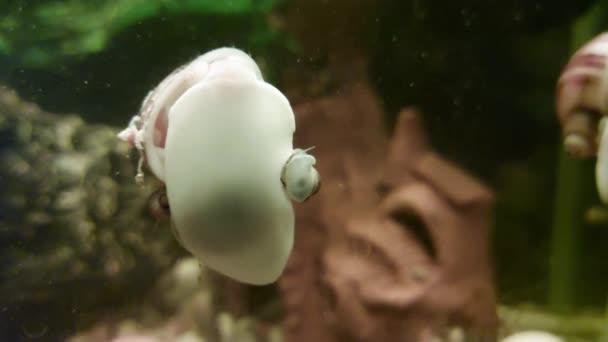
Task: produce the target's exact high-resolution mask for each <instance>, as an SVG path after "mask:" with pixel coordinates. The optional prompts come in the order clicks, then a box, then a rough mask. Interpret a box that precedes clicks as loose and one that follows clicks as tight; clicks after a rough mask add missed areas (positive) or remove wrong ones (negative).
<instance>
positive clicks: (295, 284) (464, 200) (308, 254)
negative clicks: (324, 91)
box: [279, 83, 498, 342]
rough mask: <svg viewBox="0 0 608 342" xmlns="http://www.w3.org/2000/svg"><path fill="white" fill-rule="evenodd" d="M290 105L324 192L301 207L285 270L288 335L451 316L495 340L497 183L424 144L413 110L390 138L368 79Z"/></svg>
mask: <svg viewBox="0 0 608 342" xmlns="http://www.w3.org/2000/svg"><path fill="white" fill-rule="evenodd" d="M295 111H296V117H297V118H298V120H299V121H298V122H297V123H298V127H299V130H298V132H297V133H296V136H295V141H296V142H297V143H298V144H310V143H311V142H312V141H313V140H314V141H315V144H316V145H317V146H318V147H317V149H316V150H315V155H316V156H317V158H318V160H319V161H320V166H319V169H320V172H322V174H323V175H324V191H323V192H322V193H320V194H319V196H320V198H319V200H317V201H315V202H314V203H306V204H304V205H303V206H301V207H300V208H299V210H300V211H299V212H298V221H297V224H298V225H299V226H301V229H299V230H298V239H296V242H295V245H294V252H293V254H292V256H291V258H290V260H289V263H288V266H287V269H286V271H285V274H284V275H283V277H282V278H281V279H280V283H279V285H280V290H281V293H282V294H283V302H284V305H285V309H286V318H285V321H284V326H285V328H284V329H285V332H284V333H285V339H286V341H291V342H297V341H328V342H330V341H339V340H342V339H346V340H353V341H418V340H420V339H423V340H424V339H425V338H429V340H430V338H431V336H442V335H444V334H445V333H448V332H449V331H451V330H450V328H452V327H453V326H461V327H462V328H463V329H464V331H466V334H471V336H477V337H479V336H483V337H485V338H487V339H486V340H487V341H492V340H495V336H496V332H497V328H498V321H497V316H496V307H495V294H494V287H493V279H492V269H491V264H490V256H489V254H488V253H489V251H488V249H489V246H488V227H489V221H490V217H491V209H492V205H493V195H492V193H491V192H490V191H489V190H487V189H486V188H485V186H483V185H481V184H480V183H479V182H478V181H476V180H474V179H473V178H471V177H470V176H468V175H467V174H466V173H464V172H463V171H461V170H460V169H458V168H457V167H455V166H454V165H452V164H451V163H449V162H446V161H444V160H443V159H442V158H440V157H439V156H438V155H436V154H435V153H433V152H431V151H430V150H429V148H428V147H427V145H426V142H425V140H424V132H423V130H422V128H421V126H420V123H419V121H418V115H417V113H416V112H415V111H414V110H404V111H403V112H402V113H401V114H400V117H399V122H398V125H397V129H396V131H395V135H394V136H393V138H392V140H391V141H390V146H387V145H386V142H387V141H386V140H387V139H386V138H385V135H384V133H383V129H382V124H383V123H382V120H383V114H382V110H381V109H380V106H379V103H378V100H377V98H376V97H375V95H374V94H373V92H372V91H371V90H370V88H369V87H367V86H366V85H365V84H361V83H360V84H359V85H357V86H350V87H344V88H342V91H341V92H340V95H337V96H332V97H325V98H321V99H319V100H315V101H311V102H306V103H302V104H301V105H298V106H296V108H295ZM336 141H339V142H340V143H339V144H336V143H335V142H336ZM387 150H388V151H389V153H388V158H387V157H386V155H387V153H386V151H387ZM385 158H386V159H385ZM467 336H468V335H467Z"/></svg>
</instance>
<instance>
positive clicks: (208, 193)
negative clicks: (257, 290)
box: [119, 48, 319, 285]
mask: <svg viewBox="0 0 608 342" xmlns="http://www.w3.org/2000/svg"><path fill="white" fill-rule="evenodd" d="M294 131H295V118H294V113H293V111H292V109H291V106H290V104H289V101H288V100H287V98H286V97H285V96H284V95H283V94H282V93H281V92H280V91H279V90H277V89H276V88H275V87H273V86H272V85H270V84H268V83H266V82H265V81H264V80H263V78H262V74H261V72H260V69H259V68H258V66H257V65H256V63H255V62H254V61H253V59H251V57H249V56H248V55H247V54H246V53H244V52H242V51H240V50H238V49H234V48H220V49H216V50H212V51H210V52H208V53H206V54H204V55H202V56H200V57H198V58H196V59H195V60H194V61H192V62H191V63H189V64H187V65H185V66H183V67H181V68H179V69H177V70H176V71H174V72H173V73H172V74H171V75H169V76H168V77H167V78H166V79H165V80H163V81H162V82H161V83H160V85H158V86H157V87H156V89H154V90H153V91H152V92H150V93H149V94H148V96H147V97H146V99H145V100H144V103H143V105H142V109H141V112H140V114H139V115H136V116H135V117H134V118H133V119H132V120H131V123H130V124H129V127H127V128H126V129H125V130H124V131H122V132H121V133H120V134H119V137H120V138H121V139H123V140H126V141H127V142H129V143H131V144H132V145H133V146H135V147H136V148H137V149H138V150H139V151H140V152H141V154H142V157H143V158H142V160H145V163H146V164H147V166H148V167H149V168H150V170H151V171H152V172H153V173H154V175H155V176H156V177H157V178H158V179H160V180H161V181H163V182H164V183H165V187H166V194H167V201H168V206H169V207H170V213H171V219H172V221H173V227H174V231H175V233H176V236H177V237H178V240H179V241H180V243H181V244H182V245H183V247H184V248H186V249H187V250H188V251H189V252H191V253H192V254H193V255H194V256H196V257H197V258H199V259H200V260H201V261H202V263H203V264H205V265H206V266H208V267H209V268H211V269H214V270H216V271H218V272H219V273H222V274H224V275H227V276H229V277H232V278H234V279H236V280H238V281H241V282H245V283H250V284H257V285H262V284H267V283H271V282H273V281H275V280H276V279H277V278H278V277H279V276H280V274H281V272H282V270H283V269H284V267H285V264H286V262H287V258H288V256H289V254H290V252H291V249H292V245H293V238H294V221H295V219H294V210H293V207H292V204H291V202H290V199H293V200H295V201H304V200H306V199H307V198H308V197H310V196H311V195H313V194H314V193H315V192H316V191H317V190H318V187H319V175H318V173H317V171H316V170H315V169H314V167H313V165H314V164H315V159H314V157H312V156H311V155H309V154H307V153H306V151H305V150H300V149H296V150H294V149H293V147H292V139H293V133H294ZM142 164H143V161H140V168H139V172H138V176H137V177H136V179H137V180H141V179H142V177H143V173H142V171H141V166H142Z"/></svg>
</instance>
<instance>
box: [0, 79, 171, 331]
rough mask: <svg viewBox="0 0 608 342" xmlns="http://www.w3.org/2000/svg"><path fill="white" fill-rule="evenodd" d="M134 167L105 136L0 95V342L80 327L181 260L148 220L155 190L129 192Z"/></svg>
mask: <svg viewBox="0 0 608 342" xmlns="http://www.w3.org/2000/svg"><path fill="white" fill-rule="evenodd" d="M135 164H136V163H135V162H134V161H133V160H131V156H130V155H129V153H128V147H127V146H126V145H124V144H123V143H122V142H120V141H119V140H118V139H116V130H115V129H114V128H111V127H108V126H103V125H90V124H87V123H86V122H84V121H83V120H82V119H80V118H79V117H78V116H75V115H63V116H58V115H54V114H50V113H45V112H42V111H41V110H39V109H38V107H37V106H35V105H33V104H30V103H26V102H23V101H21V100H20V99H19V98H18V97H17V96H16V95H15V94H14V93H13V92H11V91H9V90H7V89H0V184H1V186H0V189H1V190H0V245H1V248H0V258H1V260H3V262H2V264H1V265H0V298H1V299H0V307H2V312H1V313H0V315H1V316H2V317H0V318H1V319H2V321H3V322H5V323H6V324H3V325H2V326H0V340H11V341H12V340H14V339H15V338H16V337H15V336H16V335H15V334H21V335H23V334H24V335H31V334H34V333H33V332H32V331H34V332H45V333H46V334H48V335H49V336H51V335H52V334H60V333H61V332H62V331H64V330H65V329H68V328H69V329H75V328H77V325H80V324H86V320H87V316H88V315H93V314H94V312H95V310H97V308H100V307H107V306H108V305H112V303H120V302H124V301H125V300H132V299H134V298H136V297H137V296H138V295H139V294H140V293H141V292H142V289H144V290H145V288H146V287H147V286H148V283H149V282H150V280H152V279H154V278H156V277H157V276H158V274H159V273H160V272H161V271H162V270H163V269H165V268H167V267H169V266H170V265H171V264H172V262H173V261H174V260H175V258H176V257H177V256H178V255H180V254H181V253H182V252H181V250H180V249H179V248H178V247H177V245H176V244H175V242H174V240H173V237H172V235H171V233H170V232H169V230H168V228H167V227H165V226H164V225H163V224H160V223H159V222H155V221H153V220H152V218H151V217H150V216H149V215H148V212H147V203H148V196H149V194H150V192H151V191H152V190H154V189H155V185H154V184H146V185H145V186H143V187H140V186H137V185H135V182H134V181H133V177H134V175H135ZM34 335H35V334H34ZM53 336H56V335H53Z"/></svg>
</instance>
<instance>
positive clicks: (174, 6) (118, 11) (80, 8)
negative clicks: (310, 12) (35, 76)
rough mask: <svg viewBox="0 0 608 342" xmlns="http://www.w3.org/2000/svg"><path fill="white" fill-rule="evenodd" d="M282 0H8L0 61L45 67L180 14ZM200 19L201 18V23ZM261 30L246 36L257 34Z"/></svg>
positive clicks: (216, 12)
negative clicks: (144, 24) (147, 22)
mask: <svg viewBox="0 0 608 342" xmlns="http://www.w3.org/2000/svg"><path fill="white" fill-rule="evenodd" d="M279 2H280V0H231V1H216V0H186V1H180V0H103V1H95V2H87V1H70V0H62V1H36V2H21V1H9V2H8V3H6V4H4V3H3V4H2V5H0V7H1V8H2V9H3V10H4V11H5V12H4V13H3V15H2V20H1V21H0V57H2V56H3V57H9V58H10V59H11V60H13V61H14V60H17V61H19V63H18V64H20V65H25V66H29V67H49V66H51V65H57V64H58V63H61V62H63V61H65V60H66V59H69V58H75V57H80V56H84V55H87V54H91V53H95V52H100V51H102V50H103V49H104V48H106V46H107V45H108V44H109V43H110V41H111V39H112V38H113V37H114V36H115V35H116V34H118V33H120V32H121V31H123V30H125V29H126V28H128V27H130V26H134V25H137V24H141V23H142V22H143V21H145V20H147V19H150V18H154V17H162V18H171V16H176V15H180V14H188V15H192V14H198V15H207V16H235V15H263V14H266V13H268V12H269V11H270V10H271V9H273V8H274V6H275V5H276V4H277V3H279ZM201 20H204V19H201ZM258 33H262V32H261V31H259V32H250V34H252V35H255V34H258Z"/></svg>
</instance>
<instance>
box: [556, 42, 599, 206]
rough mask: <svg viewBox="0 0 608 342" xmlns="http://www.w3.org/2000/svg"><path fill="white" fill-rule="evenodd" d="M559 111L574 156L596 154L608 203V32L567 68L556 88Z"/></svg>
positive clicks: (582, 51) (567, 144)
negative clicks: (607, 121) (606, 121)
mask: <svg viewBox="0 0 608 342" xmlns="http://www.w3.org/2000/svg"><path fill="white" fill-rule="evenodd" d="M557 112H558V115H559V118H560V122H561V124H562V128H563V136H564V146H565V148H566V150H567V151H568V152H570V153H572V154H573V155H576V156H580V157H590V156H593V155H597V164H596V184H597V188H598V192H599V195H600V198H601V199H602V201H603V202H605V203H608V133H607V132H606V130H604V129H603V124H602V122H603V121H604V119H603V118H604V117H605V116H606V115H608V33H604V34H601V35H599V36H598V37H596V38H594V39H593V40H591V41H590V42H589V43H587V44H586V45H584V46H583V47H582V48H581V49H580V50H578V51H577V52H576V53H575V54H574V56H572V59H571V60H570V62H569V63H568V64H567V65H566V67H565V69H564V71H563V73H562V75H561V77H560V79H559V82H558V86H557Z"/></svg>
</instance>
